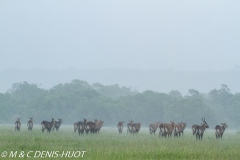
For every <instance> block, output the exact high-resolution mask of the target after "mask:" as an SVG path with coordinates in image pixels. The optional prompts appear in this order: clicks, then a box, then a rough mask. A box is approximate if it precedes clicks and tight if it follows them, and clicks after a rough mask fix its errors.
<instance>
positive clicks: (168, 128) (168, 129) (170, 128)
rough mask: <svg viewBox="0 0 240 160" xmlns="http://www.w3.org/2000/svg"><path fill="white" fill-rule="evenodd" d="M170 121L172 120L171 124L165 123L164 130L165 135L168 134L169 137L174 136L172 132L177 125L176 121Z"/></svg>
mask: <svg viewBox="0 0 240 160" xmlns="http://www.w3.org/2000/svg"><path fill="white" fill-rule="evenodd" d="M170 122H171V123H170V124H168V123H167V124H165V125H164V131H165V132H166V133H165V136H166V135H168V137H171V136H172V132H173V130H174V126H175V123H174V121H170Z"/></svg>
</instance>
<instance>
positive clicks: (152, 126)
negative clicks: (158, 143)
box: [149, 122, 160, 135]
mask: <svg viewBox="0 0 240 160" xmlns="http://www.w3.org/2000/svg"><path fill="white" fill-rule="evenodd" d="M159 123H160V122H155V123H151V124H150V125H149V131H150V134H152V133H154V135H155V132H156V130H157V129H158V127H159Z"/></svg>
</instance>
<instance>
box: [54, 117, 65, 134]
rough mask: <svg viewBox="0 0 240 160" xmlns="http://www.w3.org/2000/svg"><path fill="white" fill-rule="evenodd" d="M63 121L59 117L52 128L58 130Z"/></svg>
mask: <svg viewBox="0 0 240 160" xmlns="http://www.w3.org/2000/svg"><path fill="white" fill-rule="evenodd" d="M62 123H63V121H62V119H58V121H55V123H54V125H53V128H52V130H53V131H54V129H55V128H56V130H57V131H58V130H59V128H60V126H61V124H62Z"/></svg>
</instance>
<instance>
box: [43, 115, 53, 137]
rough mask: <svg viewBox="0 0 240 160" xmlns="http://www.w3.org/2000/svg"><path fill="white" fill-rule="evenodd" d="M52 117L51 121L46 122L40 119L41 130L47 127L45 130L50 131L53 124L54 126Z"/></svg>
mask: <svg viewBox="0 0 240 160" xmlns="http://www.w3.org/2000/svg"><path fill="white" fill-rule="evenodd" d="M54 123H55V121H54V118H52V121H51V122H48V121H42V123H41V124H42V132H44V130H45V129H47V131H48V132H49V133H50V132H51V130H52V128H53V126H54Z"/></svg>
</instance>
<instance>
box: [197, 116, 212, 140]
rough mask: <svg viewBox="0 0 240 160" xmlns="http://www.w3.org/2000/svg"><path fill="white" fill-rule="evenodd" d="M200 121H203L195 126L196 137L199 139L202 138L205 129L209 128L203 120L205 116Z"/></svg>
mask: <svg viewBox="0 0 240 160" xmlns="http://www.w3.org/2000/svg"><path fill="white" fill-rule="evenodd" d="M202 121H203V123H202V125H201V126H197V127H196V139H199V140H200V139H201V140H202V137H203V133H204V131H205V129H206V128H209V126H208V124H207V122H206V121H205V118H204V119H203V118H202Z"/></svg>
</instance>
